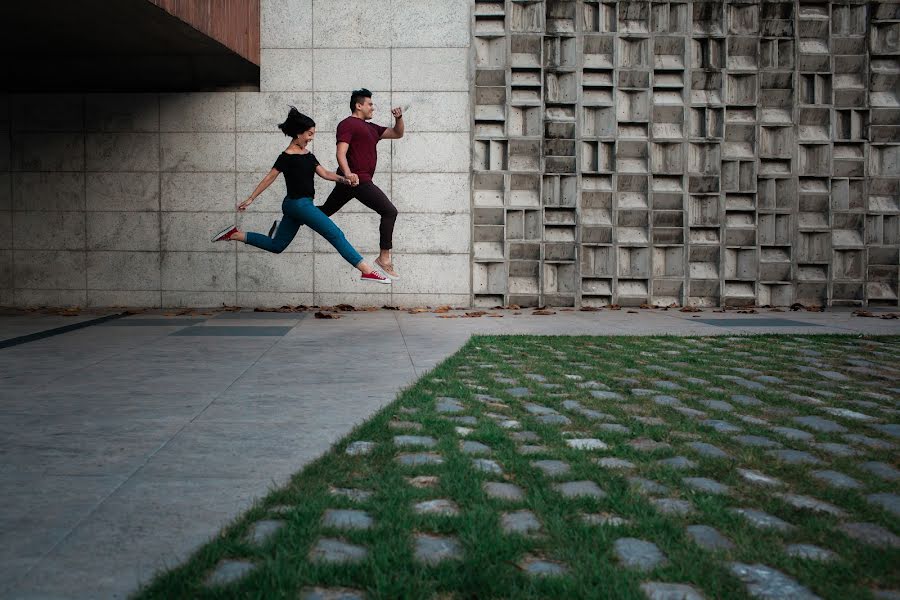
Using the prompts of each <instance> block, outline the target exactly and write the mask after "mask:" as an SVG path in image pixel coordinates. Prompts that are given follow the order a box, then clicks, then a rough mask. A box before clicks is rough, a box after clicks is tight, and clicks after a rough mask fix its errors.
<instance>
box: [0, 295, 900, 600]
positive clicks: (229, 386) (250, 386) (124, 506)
mask: <svg viewBox="0 0 900 600" xmlns="http://www.w3.org/2000/svg"><path fill="white" fill-rule="evenodd" d="M489 312H497V313H499V314H503V315H504V316H503V318H488V317H481V318H451V319H445V318H439V316H438V315H435V314H432V313H422V314H408V313H406V312H403V311H387V310H380V311H376V312H354V313H343V317H342V318H341V319H338V320H319V319H314V318H313V315H312V313H284V314H282V313H248V312H243V313H218V314H216V315H214V316H209V317H207V316H202V315H199V316H179V317H167V316H164V315H162V314H144V315H133V316H128V317H124V318H121V319H116V320H112V321H108V322H106V323H103V324H100V325H94V326H89V327H85V328H83V329H78V330H76V331H71V332H68V333H64V334H61V335H56V336H52V337H48V338H45V339H41V340H37V341H32V342H28V343H23V344H20V345H16V346H12V347H8V348H5V349H0V382H2V384H3V385H2V388H0V432H2V438H0V453H2V457H3V460H2V461H0V496H2V497H3V498H4V507H3V510H2V512H0V596H2V597H9V598H99V597H104V598H106V597H114V598H121V597H125V596H127V595H128V594H129V593H130V592H132V591H134V590H135V589H136V587H137V586H138V585H139V584H140V583H141V582H143V581H146V580H147V579H148V578H149V577H151V576H152V575H153V573H154V572H155V571H156V570H157V569H159V568H160V567H163V566H171V565H173V564H175V563H177V562H179V561H180V560H182V559H184V558H185V557H186V556H187V555H188V554H189V553H190V552H192V551H193V550H194V549H196V548H197V547H198V546H199V545H200V544H202V543H203V542H204V541H205V540H207V539H208V538H209V537H211V536H213V535H215V533H216V532H217V530H218V529H219V528H220V527H221V526H222V525H224V524H225V523H227V522H228V521H229V520H230V519H231V518H233V517H235V516H237V515H238V514H239V513H240V512H241V511H242V510H244V509H245V508H247V507H248V506H250V504H251V503H252V502H253V499H254V498H258V497H261V496H263V495H265V493H266V492H267V490H268V489H269V488H270V487H271V486H278V485H281V484H283V483H284V482H286V481H287V479H288V478H289V477H290V475H291V474H292V473H294V472H296V471H298V470H299V469H301V468H302V467H303V465H305V464H307V463H308V462H310V461H311V460H313V459H315V458H316V457H318V456H320V455H321V454H322V453H323V452H325V451H326V450H327V449H328V448H329V446H330V445H331V444H333V443H334V442H336V441H337V440H338V439H340V438H341V437H342V436H344V435H345V434H346V433H348V432H349V431H350V430H351V429H352V428H353V426H354V425H356V424H357V423H359V422H361V421H363V420H364V419H366V418H367V417H368V416H370V415H372V414H373V413H374V412H375V411H377V410H378V409H380V408H381V407H383V406H385V405H386V404H387V403H389V402H390V401H391V400H393V399H394V397H395V396H396V394H397V392H398V391H399V390H400V389H401V388H402V387H403V386H405V385H407V384H409V383H411V382H413V381H414V380H415V379H416V378H418V377H419V376H420V375H421V374H422V373H424V372H426V371H427V370H429V369H431V368H432V367H433V366H434V365H436V364H437V363H439V362H440V361H442V360H443V359H445V358H446V357H448V356H449V355H450V354H452V353H453V352H455V351H456V350H457V349H458V348H459V347H460V346H461V345H462V344H463V343H465V341H466V340H467V339H468V338H469V336H471V335H472V334H474V333H490V334H512V333H526V334H551V335H573V334H579V335H582V334H583V335H649V334H671V335H734V334H744V333H769V332H779V333H842V334H850V333H855V334H895V335H896V334H900V320H882V319H871V318H860V317H855V316H852V315H851V313H850V311H849V310H847V311H830V312H826V313H809V312H784V313H771V312H768V311H766V310H761V311H760V313H759V314H755V315H743V314H736V313H735V312H733V311H731V312H729V313H724V314H723V313H716V312H713V311H712V310H705V311H704V312H702V313H681V312H678V311H677V310H669V311H659V310H639V311H637V312H636V313H632V312H628V310H627V309H622V310H620V311H609V310H604V311H602V312H574V311H573V312H563V311H561V310H559V309H556V314H554V315H551V316H534V315H532V314H531V313H532V311H530V310H523V311H521V312H522V314H521V315H514V314H512V311H489ZM450 314H451V315H461V314H463V313H462V312H453V313H450ZM97 316H98V315H90V316H89V318H96V317H97ZM72 318H75V317H55V316H46V317H44V318H42V317H41V316H35V315H31V316H28V317H25V316H22V315H12V316H0V340H2V339H6V340H10V339H14V338H16V336H19V335H24V334H26V333H34V332H40V331H44V330H46V329H52V328H54V327H57V326H59V323H63V324H68V323H71V321H70V320H68V319H72ZM79 318H80V317H79Z"/></svg>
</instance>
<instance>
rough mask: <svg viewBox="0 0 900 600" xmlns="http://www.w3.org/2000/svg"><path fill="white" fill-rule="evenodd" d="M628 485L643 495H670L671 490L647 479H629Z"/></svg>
mask: <svg viewBox="0 0 900 600" xmlns="http://www.w3.org/2000/svg"><path fill="white" fill-rule="evenodd" d="M628 483H629V484H630V485H631V486H632V487H634V488H635V489H636V490H637V491H639V492H640V493H642V494H651V495H652V494H660V495H662V494H668V493H669V488H668V487H666V486H664V485H663V484H661V483H657V482H655V481H653V480H651V479H647V478H645V477H629V478H628Z"/></svg>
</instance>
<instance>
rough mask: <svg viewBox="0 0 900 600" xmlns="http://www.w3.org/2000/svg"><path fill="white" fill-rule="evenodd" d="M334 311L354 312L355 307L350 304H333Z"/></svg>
mask: <svg viewBox="0 0 900 600" xmlns="http://www.w3.org/2000/svg"><path fill="white" fill-rule="evenodd" d="M334 310H339V311H341V312H354V311H355V310H356V307H355V306H353V305H352V304H335V305H334Z"/></svg>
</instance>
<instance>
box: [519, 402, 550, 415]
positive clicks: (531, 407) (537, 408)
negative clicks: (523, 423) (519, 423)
mask: <svg viewBox="0 0 900 600" xmlns="http://www.w3.org/2000/svg"><path fill="white" fill-rule="evenodd" d="M522 408H524V409H525V410H526V411H527V412H529V413H530V414H532V415H555V414H559V413H557V411H556V410H554V409H552V408H550V407H549V406H543V405H541V404H532V403H531V402H526V403H525V404H523V405H522Z"/></svg>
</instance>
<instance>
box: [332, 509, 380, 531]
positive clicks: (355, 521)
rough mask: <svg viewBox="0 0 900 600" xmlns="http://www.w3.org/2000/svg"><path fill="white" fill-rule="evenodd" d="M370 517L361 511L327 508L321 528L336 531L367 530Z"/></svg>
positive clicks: (369, 524)
mask: <svg viewBox="0 0 900 600" xmlns="http://www.w3.org/2000/svg"><path fill="white" fill-rule="evenodd" d="M372 523H373V521H372V517H370V516H369V513H367V512H365V511H362V510H347V509H337V508H329V509H328V510H326V511H325V514H324V515H322V526H324V527H334V528H336V529H369V528H370V527H372Z"/></svg>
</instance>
